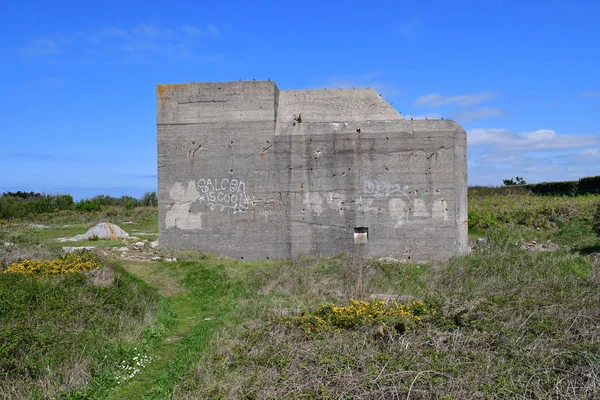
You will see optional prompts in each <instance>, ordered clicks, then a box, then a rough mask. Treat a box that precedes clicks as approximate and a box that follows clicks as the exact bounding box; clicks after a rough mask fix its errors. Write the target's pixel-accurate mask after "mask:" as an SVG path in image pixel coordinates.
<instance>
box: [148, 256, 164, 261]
mask: <svg viewBox="0 0 600 400" xmlns="http://www.w3.org/2000/svg"><path fill="white" fill-rule="evenodd" d="M161 258H162V257H152V258H151V260H152V261H160V260H161Z"/></svg>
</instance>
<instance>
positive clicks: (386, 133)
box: [157, 81, 468, 261]
mask: <svg viewBox="0 0 600 400" xmlns="http://www.w3.org/2000/svg"><path fill="white" fill-rule="evenodd" d="M299 115H301V116H302V122H299V121H298V116H299ZM157 122H158V184H159V241H160V245H161V246H163V247H172V248H189V249H197V250H207V251H211V252H215V253H221V254H226V255H229V256H232V257H237V258H243V259H268V258H271V259H273V258H285V257H296V256H298V255H302V254H322V255H327V254H335V253H339V252H357V253H361V254H365V255H368V256H374V257H393V258H396V259H405V260H411V261H422V260H443V259H447V258H449V257H452V256H455V255H461V254H465V253H466V252H467V251H468V241H467V167H466V134H465V132H464V130H463V129H462V128H461V127H460V126H459V125H458V124H456V123H455V122H453V121H444V120H427V121H407V120H404V119H403V118H402V116H401V115H400V114H398V113H397V112H396V111H395V110H394V109H393V108H392V107H391V106H390V105H389V104H387V103H386V102H385V101H384V100H383V99H381V97H379V96H378V95H377V94H376V93H375V92H373V91H372V90H369V89H334V90H315V91H312V90H309V91H279V90H278V88H277V86H276V85H275V84H274V83H273V82H264V81H259V82H228V83H193V84H186V85H159V86H158V87H157Z"/></svg>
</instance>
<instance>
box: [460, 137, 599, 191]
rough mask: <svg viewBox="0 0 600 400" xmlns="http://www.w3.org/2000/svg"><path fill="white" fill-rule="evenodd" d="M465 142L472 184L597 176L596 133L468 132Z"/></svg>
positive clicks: (597, 142) (497, 183)
mask: <svg viewBox="0 0 600 400" xmlns="http://www.w3.org/2000/svg"><path fill="white" fill-rule="evenodd" d="M467 141H468V145H469V148H468V157H469V159H468V165H469V184H471V185H474V184H482V185H489V184H491V185H501V184H502V179H507V178H510V177H514V176H524V177H525V179H526V180H527V181H528V182H532V183H533V182H542V181H558V180H573V179H579V178H581V177H584V176H590V175H598V174H599V173H600V171H599V170H598V162H599V160H600V135H597V134H588V135H576V134H560V133H557V132H556V131H554V130H550V129H538V130H535V131H532V132H522V133H515V132H511V131H509V130H507V129H497V128H495V129H471V130H469V131H468V133H467Z"/></svg>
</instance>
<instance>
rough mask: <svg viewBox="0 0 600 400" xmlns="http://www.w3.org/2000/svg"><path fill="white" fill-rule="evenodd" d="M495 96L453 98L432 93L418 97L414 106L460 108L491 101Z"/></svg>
mask: <svg viewBox="0 0 600 400" xmlns="http://www.w3.org/2000/svg"><path fill="white" fill-rule="evenodd" d="M495 96H496V93H495V92H482V93H472V94H459V95H454V96H442V95H441V94H439V93H433V94H427V95H425V96H421V97H419V98H418V99H417V100H415V106H422V107H439V106H445V105H458V106H461V107H468V106H473V105H476V104H480V103H483V102H484V101H487V100H491V99H493V98H494V97H495Z"/></svg>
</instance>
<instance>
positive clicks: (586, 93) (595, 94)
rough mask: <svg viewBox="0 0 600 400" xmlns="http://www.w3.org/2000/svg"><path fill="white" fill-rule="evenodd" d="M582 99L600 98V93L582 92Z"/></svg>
mask: <svg viewBox="0 0 600 400" xmlns="http://www.w3.org/2000/svg"><path fill="white" fill-rule="evenodd" d="M579 95H580V96H581V97H600V91H589V92H581V93H580V94H579Z"/></svg>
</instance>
